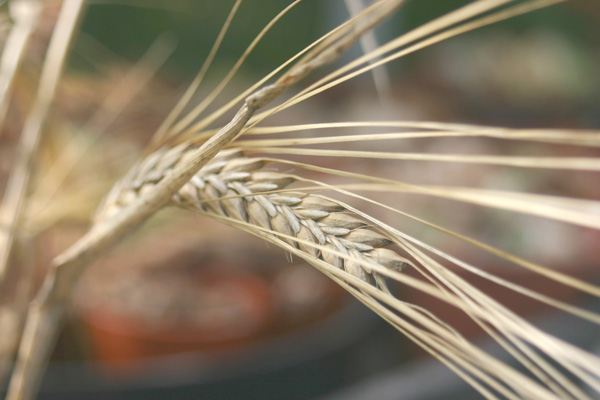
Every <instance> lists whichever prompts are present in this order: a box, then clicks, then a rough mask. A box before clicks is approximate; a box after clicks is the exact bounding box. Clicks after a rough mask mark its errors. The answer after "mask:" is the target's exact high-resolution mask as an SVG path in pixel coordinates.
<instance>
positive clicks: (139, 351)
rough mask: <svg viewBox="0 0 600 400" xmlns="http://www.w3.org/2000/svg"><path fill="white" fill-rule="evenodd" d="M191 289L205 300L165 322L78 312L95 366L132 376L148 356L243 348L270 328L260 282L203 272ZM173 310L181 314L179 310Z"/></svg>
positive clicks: (268, 303) (112, 312)
mask: <svg viewBox="0 0 600 400" xmlns="http://www.w3.org/2000/svg"><path fill="white" fill-rule="evenodd" d="M193 285H194V287H196V288H197V290H198V291H199V293H202V292H204V295H203V296H204V297H205V298H206V301H203V302H200V304H198V307H197V309H192V310H190V309H188V310H185V314H186V317H187V318H165V317H166V316H165V314H168V313H165V312H160V313H159V314H162V315H160V317H154V318H147V316H146V317H145V316H142V315H136V314H133V313H131V312H128V311H127V310H118V309H114V308H109V307H105V308H102V307H89V308H85V309H83V310H81V311H80V313H79V314H80V318H81V320H82V322H83V325H84V328H85V330H86V331H87V333H88V334H89V339H90V345H91V348H92V352H93V353H94V356H95V357H96V359H97V360H98V361H99V362H100V363H99V364H100V365H101V366H103V368H104V369H106V370H107V371H108V372H109V373H112V374H115V373H116V374H123V373H125V374H126V373H133V372H136V371H137V370H139V369H140V365H141V364H140V363H139V362H137V361H139V360H143V359H146V358H150V357H156V356H161V355H168V354H177V353H184V352H193V351H203V352H205V353H206V354H207V355H210V353H211V352H216V351H220V350H224V349H231V348H233V347H237V346H243V345H247V344H249V343H251V342H253V341H255V340H256V339H257V338H258V337H259V336H260V335H261V334H262V333H263V332H264V330H265V329H266V328H267V327H268V326H269V324H270V322H271V319H272V316H273V306H272V299H271V293H270V289H269V287H268V285H267V282H265V281H263V280H261V279H260V278H258V277H256V276H253V275H250V274H246V273H241V272H240V273H234V272H232V271H229V272H228V271H216V270H208V271H206V270H203V271H201V273H198V274H196V275H195V276H194V278H193ZM145 295H148V293H146V294H145ZM192 301H193V300H192ZM179 306H181V305H179ZM188 306H189V304H188ZM177 312H178V313H180V314H181V310H178V311H177Z"/></svg>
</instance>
